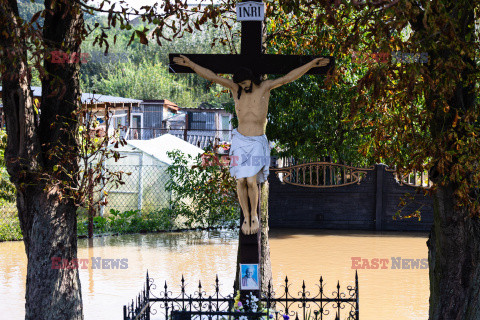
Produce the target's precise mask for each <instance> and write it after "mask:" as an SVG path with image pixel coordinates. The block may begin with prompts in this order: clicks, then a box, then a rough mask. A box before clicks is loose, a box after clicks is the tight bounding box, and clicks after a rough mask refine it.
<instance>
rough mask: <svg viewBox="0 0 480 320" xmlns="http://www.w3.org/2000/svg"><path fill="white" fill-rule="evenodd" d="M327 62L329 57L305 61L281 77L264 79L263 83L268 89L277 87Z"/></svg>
mask: <svg viewBox="0 0 480 320" xmlns="http://www.w3.org/2000/svg"><path fill="white" fill-rule="evenodd" d="M329 62H330V59H328V58H316V59H313V60H312V61H310V62H309V63H306V64H304V65H303V66H301V67H298V68H296V69H293V70H292V71H290V72H289V73H287V74H286V75H284V76H283V77H281V78H278V79H275V80H267V81H265V85H266V86H267V87H268V88H269V90H272V89H275V88H278V87H280V86H282V85H284V84H287V83H289V82H292V81H295V80H297V79H298V78H300V77H301V76H303V75H304V74H305V73H307V72H308V71H309V70H310V69H312V68H315V67H323V66H326V65H327V64H328V63H329Z"/></svg>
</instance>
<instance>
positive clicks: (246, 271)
mask: <svg viewBox="0 0 480 320" xmlns="http://www.w3.org/2000/svg"><path fill="white" fill-rule="evenodd" d="M258 283H259V281H258V264H240V290H259V289H260V286H259V285H258Z"/></svg>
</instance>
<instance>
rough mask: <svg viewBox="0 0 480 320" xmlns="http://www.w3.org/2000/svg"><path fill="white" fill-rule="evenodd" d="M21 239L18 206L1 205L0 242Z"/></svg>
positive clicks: (4, 203)
mask: <svg viewBox="0 0 480 320" xmlns="http://www.w3.org/2000/svg"><path fill="white" fill-rule="evenodd" d="M20 237H21V232H20V221H19V220H18V213H17V205H16V204H15V203H14V202H1V203H0V241H6V240H16V239H19V238H20Z"/></svg>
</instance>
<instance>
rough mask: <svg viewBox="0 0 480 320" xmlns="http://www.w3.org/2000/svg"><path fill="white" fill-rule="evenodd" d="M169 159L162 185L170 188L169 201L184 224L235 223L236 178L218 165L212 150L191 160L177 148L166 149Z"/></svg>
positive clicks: (217, 224) (236, 210)
mask: <svg viewBox="0 0 480 320" xmlns="http://www.w3.org/2000/svg"><path fill="white" fill-rule="evenodd" d="M167 154H168V156H169V157H170V158H171V159H172V160H173V163H172V165H171V166H169V167H168V169H167V172H168V173H169V174H170V177H171V179H170V181H169V182H168V183H167V186H166V189H167V190H168V191H171V192H172V199H171V200H170V205H171V207H172V208H173V210H174V212H175V215H176V216H179V217H182V218H184V220H185V221H184V222H183V223H184V225H185V226H186V227H188V228H191V227H194V226H200V227H203V228H210V227H219V226H229V227H232V226H236V225H237V224H238V221H239V218H240V207H239V205H238V200H237V195H236V187H235V186H236V182H235V179H234V178H233V177H231V176H230V173H229V170H228V167H227V166H225V165H221V164H220V162H219V161H218V159H217V158H216V156H215V155H214V154H213V153H212V152H206V153H204V154H203V155H199V156H198V157H197V158H195V159H194V161H195V165H193V166H188V163H189V162H190V161H191V160H192V157H191V156H190V155H187V156H185V155H184V154H183V153H182V152H180V151H179V150H175V151H173V152H169V153H167Z"/></svg>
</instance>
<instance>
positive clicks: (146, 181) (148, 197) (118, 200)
mask: <svg viewBox="0 0 480 320" xmlns="http://www.w3.org/2000/svg"><path fill="white" fill-rule="evenodd" d="M106 167H107V168H108V169H109V170H110V171H116V172H118V171H122V172H124V173H125V174H124V175H122V181H123V182H124V184H122V185H119V186H118V187H116V186H114V185H107V186H106V189H107V195H106V200H107V205H106V206H104V207H102V208H101V213H102V214H103V213H105V212H109V211H110V209H114V210H119V211H130V210H140V211H143V212H154V211H157V210H160V209H163V208H167V207H169V201H170V199H171V196H172V195H171V192H170V191H168V190H166V187H167V183H168V181H169V180H170V177H169V174H168V173H167V168H168V167H167V166H166V165H165V166H158V165H146V166H145V165H107V166H106Z"/></svg>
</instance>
